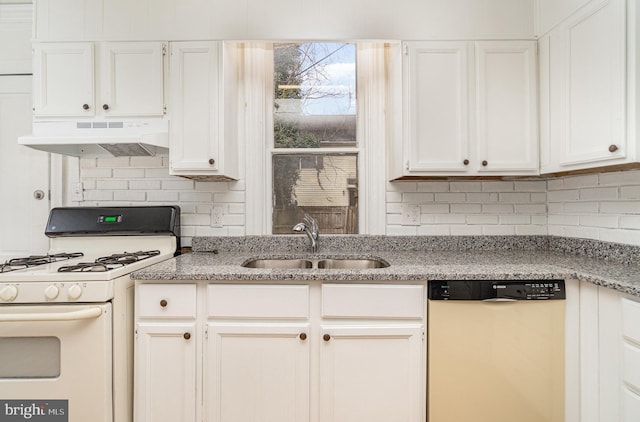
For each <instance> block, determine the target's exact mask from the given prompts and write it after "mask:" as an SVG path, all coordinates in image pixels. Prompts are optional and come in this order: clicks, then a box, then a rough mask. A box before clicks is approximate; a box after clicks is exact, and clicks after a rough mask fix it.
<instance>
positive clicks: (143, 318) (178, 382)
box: [134, 284, 199, 422]
mask: <svg viewBox="0 0 640 422" xmlns="http://www.w3.org/2000/svg"><path fill="white" fill-rule="evenodd" d="M195 310H196V285H195V284H184V285H176V284H139V285H137V286H136V305H135V321H136V331H135V333H136V339H135V358H134V365H135V366H134V367H135V370H134V420H135V421H136V422H176V421H180V422H195V421H196V413H197V412H196V410H197V407H196V406H197V400H196V397H197V396H196V394H197V388H196V374H197V372H196V371H197V368H198V360H197V344H198V341H199V336H198V330H197V323H196V319H195Z"/></svg>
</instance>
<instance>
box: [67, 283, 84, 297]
mask: <svg viewBox="0 0 640 422" xmlns="http://www.w3.org/2000/svg"><path fill="white" fill-rule="evenodd" d="M80 296H82V287H80V285H78V284H74V285H73V286H71V287H69V299H71V300H76V299H78V298H79V297H80Z"/></svg>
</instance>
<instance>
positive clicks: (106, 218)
mask: <svg viewBox="0 0 640 422" xmlns="http://www.w3.org/2000/svg"><path fill="white" fill-rule="evenodd" d="M121 221H122V216H121V215H101V216H100V218H99V219H98V223H119V222H121Z"/></svg>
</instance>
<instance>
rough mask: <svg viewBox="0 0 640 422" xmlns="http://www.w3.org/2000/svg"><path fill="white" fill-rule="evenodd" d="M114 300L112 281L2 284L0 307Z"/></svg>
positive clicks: (0, 288)
mask: <svg viewBox="0 0 640 422" xmlns="http://www.w3.org/2000/svg"><path fill="white" fill-rule="evenodd" d="M111 298H113V282H112V281H83V282H53V283H51V282H42V281H33V282H20V283H11V284H9V283H0V305H2V304H6V303H15V304H36V303H73V302H79V301H82V302H95V303H102V302H106V301H108V300H110V299H111Z"/></svg>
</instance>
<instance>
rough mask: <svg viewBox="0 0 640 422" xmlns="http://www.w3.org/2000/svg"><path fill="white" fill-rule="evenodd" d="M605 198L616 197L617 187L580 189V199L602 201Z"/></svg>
mask: <svg viewBox="0 0 640 422" xmlns="http://www.w3.org/2000/svg"><path fill="white" fill-rule="evenodd" d="M605 199H618V188H587V189H580V200H581V201H602V200H605Z"/></svg>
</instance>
